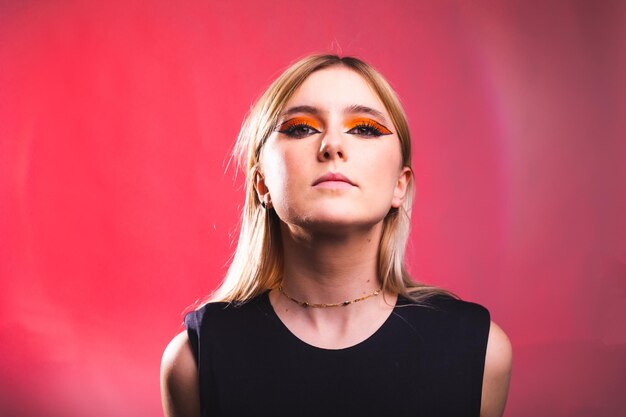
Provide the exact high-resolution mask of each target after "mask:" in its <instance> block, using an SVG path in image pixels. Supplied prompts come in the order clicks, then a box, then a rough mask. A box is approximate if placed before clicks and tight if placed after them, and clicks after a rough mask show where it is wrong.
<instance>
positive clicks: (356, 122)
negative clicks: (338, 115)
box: [346, 117, 392, 135]
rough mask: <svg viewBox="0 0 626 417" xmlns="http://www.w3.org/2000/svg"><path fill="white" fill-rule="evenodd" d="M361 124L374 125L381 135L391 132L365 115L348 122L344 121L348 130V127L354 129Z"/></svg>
mask: <svg viewBox="0 0 626 417" xmlns="http://www.w3.org/2000/svg"><path fill="white" fill-rule="evenodd" d="M363 125H365V126H371V127H374V128H376V129H378V130H379V131H380V133H381V134H383V135H391V134H392V132H391V131H390V130H389V129H387V128H386V127H385V126H383V125H381V124H380V123H378V122H377V121H376V120H372V119H368V118H367V117H358V118H356V119H352V120H350V121H349V122H348V123H346V129H348V130H350V129H354V128H355V127H357V126H363Z"/></svg>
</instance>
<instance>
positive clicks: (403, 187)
mask: <svg viewBox="0 0 626 417" xmlns="http://www.w3.org/2000/svg"><path fill="white" fill-rule="evenodd" d="M412 180H413V171H412V170H411V168H409V167H403V168H402V170H401V171H400V175H399V176H398V181H396V188H394V190H393V199H392V200H391V207H393V208H399V207H400V206H401V205H402V203H403V202H404V199H405V197H406V194H407V191H408V190H409V185H410V184H411V181H412Z"/></svg>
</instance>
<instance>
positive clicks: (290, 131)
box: [279, 123, 320, 139]
mask: <svg viewBox="0 0 626 417" xmlns="http://www.w3.org/2000/svg"><path fill="white" fill-rule="evenodd" d="M287 124H288V123H286V124H285V125H287ZM285 125H283V126H281V128H280V130H279V132H280V133H283V134H285V135H287V136H289V137H290V138H298V139H301V138H305V137H307V136H310V135H314V134H315V133H320V131H319V130H317V129H315V128H314V127H313V126H311V125H309V124H307V123H297V124H288V126H285Z"/></svg>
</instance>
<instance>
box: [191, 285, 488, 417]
mask: <svg viewBox="0 0 626 417" xmlns="http://www.w3.org/2000/svg"><path fill="white" fill-rule="evenodd" d="M268 293H269V292H268V291H266V292H264V293H262V294H261V295H259V296H258V297H256V298H254V299H252V300H251V301H249V302H247V303H245V304H242V305H239V306H236V305H235V304H226V303H209V304H206V305H205V306H203V307H201V308H199V309H197V310H195V311H192V312H190V313H188V314H187V315H186V316H185V325H186V327H187V333H188V335H189V341H190V344H191V347H192V350H193V352H194V355H195V358H196V363H197V364H198V375H199V384H200V387H199V388H200V402H201V410H202V416H203V417H218V416H219V417H222V416H237V417H241V416H277V417H280V416H289V417H306V416H316V417H317V416H328V417H334V416H359V417H360V416H394V417H395V416H423V417H437V416H441V417H456V416H459V417H460V416H471V417H478V416H479V414H480V398H481V391H482V379H483V372H484V366H485V352H486V347H487V337H488V334H489V324H490V318H489V312H488V310H487V309H485V308H484V307H482V306H481V305H478V304H475V303H470V302H466V301H461V300H457V299H452V298H449V297H443V296H435V297H432V298H431V299H430V301H429V304H430V305H431V306H432V307H425V306H420V305H416V304H414V303H413V302H411V301H410V300H408V299H406V298H404V297H398V301H397V303H396V306H395V308H394V310H393V312H392V313H391V315H390V316H389V318H388V319H387V320H386V321H385V322H384V324H383V325H382V326H381V327H380V328H379V329H378V330H377V331H376V332H375V333H374V334H373V335H371V336H370V337H369V338H367V339H366V340H364V341H362V342H360V343H358V344H356V345H354V346H351V347H348V348H345V349H324V348H318V347H314V346H312V345H309V344H307V343H305V342H303V341H302V340H300V339H298V338H297V337H296V336H295V335H294V334H293V333H291V332H290V331H289V329H287V327H286V326H285V325H284V324H283V323H282V321H281V320H280V319H279V318H278V316H277V315H276V313H275V312H274V309H273V307H272V305H271V304H270V301H269V296H268Z"/></svg>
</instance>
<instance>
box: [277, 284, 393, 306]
mask: <svg viewBox="0 0 626 417" xmlns="http://www.w3.org/2000/svg"><path fill="white" fill-rule="evenodd" d="M278 291H280V292H281V293H282V294H283V295H284V296H285V297H287V298H289V299H290V300H291V301H293V302H294V303H296V304H299V305H300V306H302V307H313V308H326V307H341V306H347V305H350V304H354V303H358V302H359V301H363V300H367V299H368V298H370V297H376V296H377V295H378V294H380V292H381V291H382V288H379V289H377V290H376V291H374V292H373V293H371V294H368V295H365V296H363V297H361V298H355V299H354V300H350V301H342V302H340V303H331V304H326V303H308V302H306V301H300V300H296V299H295V298H293V297H292V296H290V295H289V294H287V293H286V292H285V290H284V289H283V286H282V285H279V286H278Z"/></svg>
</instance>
